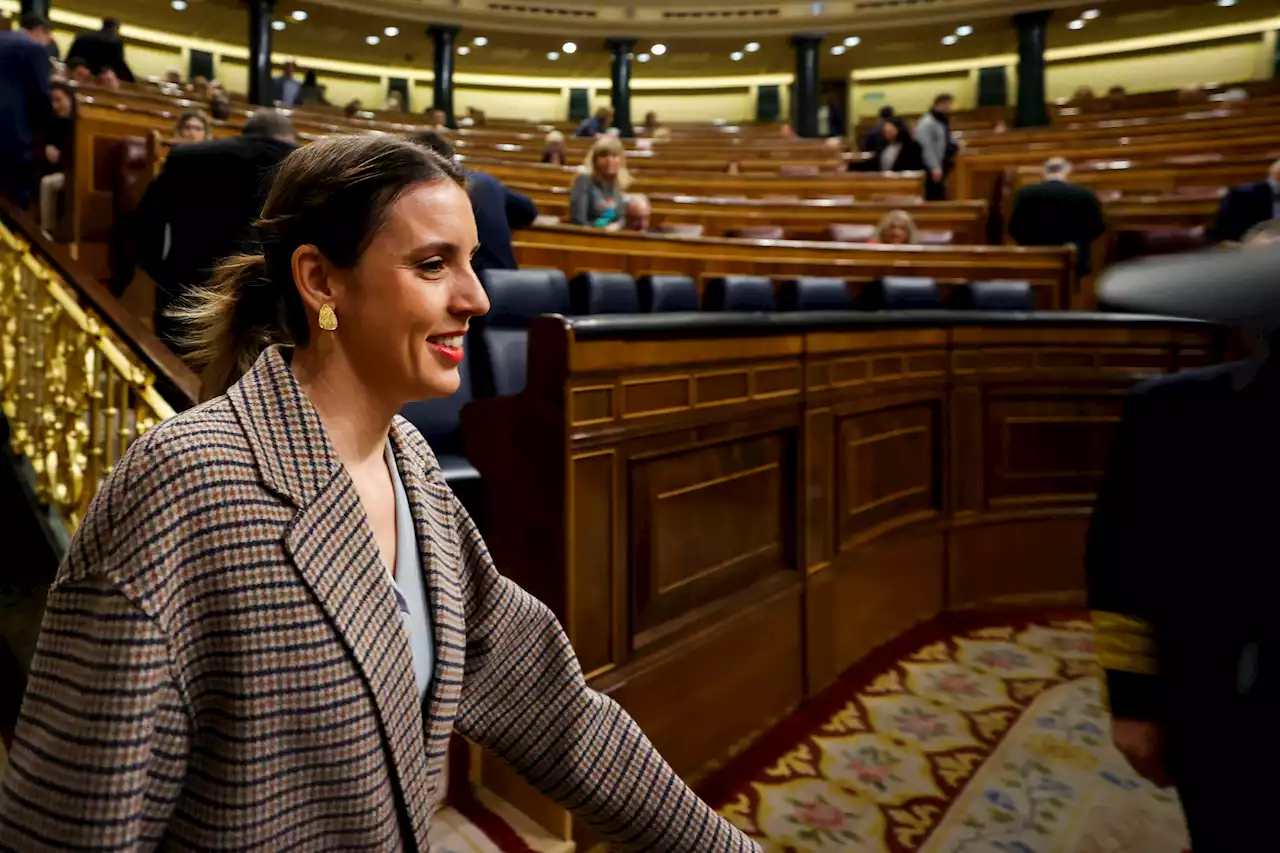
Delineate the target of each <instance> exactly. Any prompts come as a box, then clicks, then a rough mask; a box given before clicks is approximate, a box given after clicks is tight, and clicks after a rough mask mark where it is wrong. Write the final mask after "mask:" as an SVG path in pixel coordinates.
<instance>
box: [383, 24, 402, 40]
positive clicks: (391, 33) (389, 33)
mask: <svg viewBox="0 0 1280 853" xmlns="http://www.w3.org/2000/svg"><path fill="white" fill-rule="evenodd" d="M382 34H383V35H384V36H386V37H387V38H389V39H393V38H395V37H396V36H398V35H400V28H399V27H386V28H385V29H383V31H382Z"/></svg>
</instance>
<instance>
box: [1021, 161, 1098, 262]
mask: <svg viewBox="0 0 1280 853" xmlns="http://www.w3.org/2000/svg"><path fill="white" fill-rule="evenodd" d="M1070 178H1071V164H1070V163H1068V162H1067V161H1066V160H1065V159H1063V158H1062V157H1053V158H1051V159H1049V160H1048V161H1047V162H1046V163H1045V164H1044V180H1043V181H1041V182H1040V183H1038V184H1031V185H1030V186H1025V187H1023V188H1022V189H1020V190H1018V193H1017V195H1015V196H1014V197H1013V212H1012V213H1010V214H1009V236H1010V237H1012V238H1013V239H1014V241H1015V242H1017V244H1018V245H1019V246H1061V245H1063V244H1064V243H1071V244H1073V245H1074V246H1075V247H1076V272H1077V273H1079V274H1080V275H1088V274H1089V271H1090V269H1091V266H1090V263H1089V245H1090V244H1091V243H1093V241H1094V240H1096V239H1098V238H1099V237H1101V236H1102V233H1103V232H1104V231H1105V230H1106V227H1107V226H1106V223H1105V222H1104V221H1103V218H1102V205H1101V204H1100V203H1099V202H1098V197H1097V196H1096V195H1094V194H1093V191H1092V190H1090V189H1089V188H1087V187H1082V186H1078V185H1076V184H1073V183H1071V182H1070Z"/></svg>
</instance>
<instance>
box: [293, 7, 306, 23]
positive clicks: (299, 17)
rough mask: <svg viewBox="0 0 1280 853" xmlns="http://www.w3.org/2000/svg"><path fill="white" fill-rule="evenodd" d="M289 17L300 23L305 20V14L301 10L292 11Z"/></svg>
mask: <svg viewBox="0 0 1280 853" xmlns="http://www.w3.org/2000/svg"><path fill="white" fill-rule="evenodd" d="M289 17H290V18H293V19H294V20H295V21H298V22H302V21H305V20H306V19H307V13H306V12H304V11H302V10H301V9H294V10H293V11H292V12H290V13H289Z"/></svg>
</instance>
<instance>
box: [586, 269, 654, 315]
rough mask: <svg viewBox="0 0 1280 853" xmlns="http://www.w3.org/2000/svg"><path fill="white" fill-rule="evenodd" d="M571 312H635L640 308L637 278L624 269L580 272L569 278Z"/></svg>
mask: <svg viewBox="0 0 1280 853" xmlns="http://www.w3.org/2000/svg"><path fill="white" fill-rule="evenodd" d="M569 304H570V307H571V308H572V309H573V313H574V314H635V313H637V312H638V311H639V310H640V298H639V296H638V295H637V294H636V282H635V279H633V278H632V277H631V276H629V275H627V274H626V273H624V272H581V273H578V274H577V275H575V276H574V277H573V281H571V282H569Z"/></svg>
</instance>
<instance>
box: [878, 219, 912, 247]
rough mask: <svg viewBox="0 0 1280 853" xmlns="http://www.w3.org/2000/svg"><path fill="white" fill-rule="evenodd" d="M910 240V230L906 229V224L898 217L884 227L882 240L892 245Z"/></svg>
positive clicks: (899, 244)
mask: <svg viewBox="0 0 1280 853" xmlns="http://www.w3.org/2000/svg"><path fill="white" fill-rule="evenodd" d="M910 241H911V232H910V231H908V230H907V225H906V223H905V222H903V221H902V220H900V219H895V220H893V221H892V222H890V223H889V224H888V225H886V226H885V227H884V240H883V242H885V243H888V244H890V245H894V246H901V245H903V244H905V243H908V242H910Z"/></svg>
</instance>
